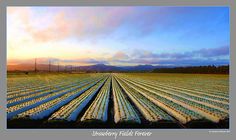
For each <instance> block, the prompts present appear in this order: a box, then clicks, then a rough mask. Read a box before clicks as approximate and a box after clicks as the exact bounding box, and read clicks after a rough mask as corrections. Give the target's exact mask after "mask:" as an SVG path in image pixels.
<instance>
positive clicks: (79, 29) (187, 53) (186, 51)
mask: <svg viewBox="0 0 236 140" xmlns="http://www.w3.org/2000/svg"><path fill="white" fill-rule="evenodd" d="M229 47H230V24H229V8H228V7H158V6H129V7H8V8H7V49H8V52H7V58H8V63H9V64H19V63H23V62H31V60H32V59H34V58H38V59H41V60H42V63H43V61H44V60H46V59H49V58H50V59H53V60H55V61H60V62H61V63H68V64H69V63H71V64H76V65H91V64H97V63H104V64H108V65H140V64H142V65H144V64H152V65H224V64H229Z"/></svg>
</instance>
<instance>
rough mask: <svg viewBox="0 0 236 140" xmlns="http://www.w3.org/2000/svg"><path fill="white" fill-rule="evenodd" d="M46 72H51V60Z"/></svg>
mask: <svg viewBox="0 0 236 140" xmlns="http://www.w3.org/2000/svg"><path fill="white" fill-rule="evenodd" d="M48 72H51V60H50V59H49V63H48Z"/></svg>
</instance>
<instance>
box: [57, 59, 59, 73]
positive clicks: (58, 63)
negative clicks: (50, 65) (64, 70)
mask: <svg viewBox="0 0 236 140" xmlns="http://www.w3.org/2000/svg"><path fill="white" fill-rule="evenodd" d="M57 72H59V61H58V62H57Z"/></svg>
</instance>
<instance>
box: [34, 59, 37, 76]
mask: <svg viewBox="0 0 236 140" xmlns="http://www.w3.org/2000/svg"><path fill="white" fill-rule="evenodd" d="M34 71H35V73H36V72H37V58H35V60H34Z"/></svg>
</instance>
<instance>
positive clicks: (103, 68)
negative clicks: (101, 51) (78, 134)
mask: <svg viewBox="0 0 236 140" xmlns="http://www.w3.org/2000/svg"><path fill="white" fill-rule="evenodd" d="M156 68H167V66H153V65H136V66H112V65H105V64H95V65H90V66H71V65H70V66H69V65H68V66H57V65H50V71H58V69H59V71H95V72H119V71H120V72H122V71H152V70H154V69H156ZM7 70H8V71H34V70H35V65H34V64H18V65H7ZM37 70H38V71H49V65H48V64H38V65H37Z"/></svg>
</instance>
